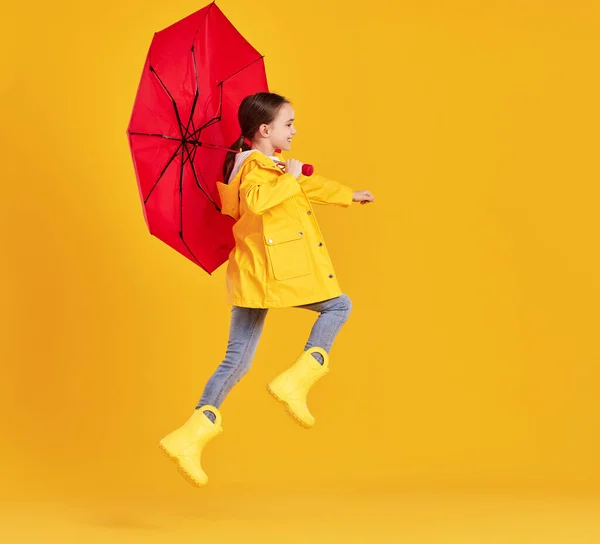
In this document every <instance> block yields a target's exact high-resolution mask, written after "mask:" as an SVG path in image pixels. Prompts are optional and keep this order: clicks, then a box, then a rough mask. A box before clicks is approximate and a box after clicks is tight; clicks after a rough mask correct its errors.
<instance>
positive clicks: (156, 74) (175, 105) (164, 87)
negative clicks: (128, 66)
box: [150, 66, 185, 140]
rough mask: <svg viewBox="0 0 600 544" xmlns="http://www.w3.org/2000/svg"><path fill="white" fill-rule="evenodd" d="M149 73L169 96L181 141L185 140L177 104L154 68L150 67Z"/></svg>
mask: <svg viewBox="0 0 600 544" xmlns="http://www.w3.org/2000/svg"><path fill="white" fill-rule="evenodd" d="M150 72H152V73H153V74H154V75H155V76H156V79H158V81H159V83H160V84H161V85H162V88H163V89H164V90H165V92H166V93H167V94H168V95H169V98H170V99H171V102H172V104H173V108H175V116H176V117H177V124H178V125H179V132H180V134H181V139H182V140H185V136H184V135H183V125H182V123H181V118H180V117H179V109H178V108H177V102H175V99H174V98H173V95H172V94H171V93H170V91H169V89H167V86H166V85H165V84H164V83H163V81H162V79H160V76H159V75H158V73H157V72H156V70H155V69H154V66H150Z"/></svg>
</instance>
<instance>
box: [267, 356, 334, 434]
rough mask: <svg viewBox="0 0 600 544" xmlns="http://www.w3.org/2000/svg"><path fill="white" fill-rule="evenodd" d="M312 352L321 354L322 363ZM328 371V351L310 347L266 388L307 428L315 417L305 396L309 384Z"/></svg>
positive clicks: (312, 423)
mask: <svg viewBox="0 0 600 544" xmlns="http://www.w3.org/2000/svg"><path fill="white" fill-rule="evenodd" d="M313 352H317V353H320V354H321V355H322V356H323V364H322V365H321V364H319V361H317V360H316V359H315V358H314V357H313V356H312V353H313ZM328 372H329V355H328V353H327V352H326V351H325V350H324V349H322V348H319V347H312V348H309V349H308V350H306V351H305V352H304V353H302V355H300V357H298V360H297V361H296V362H295V363H294V364H293V365H292V366H291V367H290V368H288V369H287V370H286V371H284V372H283V373H281V374H280V375H279V376H277V377H276V378H275V379H274V380H272V381H271V382H270V383H269V385H268V386H267V390H268V391H269V393H271V395H273V396H274V397H275V398H276V399H277V400H278V401H279V402H281V403H282V404H283V405H284V406H285V407H286V409H287V411H288V412H289V414H290V415H291V416H292V417H293V418H294V419H295V420H296V421H297V422H298V423H300V425H302V426H303V427H305V428H307V429H309V428H310V427H312V426H313V425H314V424H315V418H314V417H313V415H312V414H311V413H310V411H309V410H308V406H307V405H306V396H307V395H308V391H309V389H310V388H311V386H312V385H313V384H314V383H315V382H316V381H317V380H318V379H319V378H321V377H323V376H325V374H327V373H328Z"/></svg>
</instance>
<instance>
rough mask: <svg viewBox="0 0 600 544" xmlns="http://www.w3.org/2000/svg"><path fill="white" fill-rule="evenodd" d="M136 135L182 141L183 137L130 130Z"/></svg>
mask: <svg viewBox="0 0 600 544" xmlns="http://www.w3.org/2000/svg"><path fill="white" fill-rule="evenodd" d="M129 134H132V135H134V136H154V137H157V138H165V139H166V140H177V141H181V138H173V136H167V135H166V134H158V133H156V132H129Z"/></svg>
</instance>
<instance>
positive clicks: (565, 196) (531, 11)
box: [0, 0, 600, 542]
mask: <svg viewBox="0 0 600 544" xmlns="http://www.w3.org/2000/svg"><path fill="white" fill-rule="evenodd" d="M483 4H485V5H483ZM203 5H204V3H202V2H192V1H189V0H188V1H180V2H165V1H164V0H161V1H157V0H152V1H146V2H142V1H139V0H135V1H133V0H132V1H120V2H114V1H108V2H104V3H101V4H95V3H91V4H90V3H81V2H74V1H73V2H65V1H63V2H58V3H46V2H43V3H42V2H30V3H23V2H21V3H12V4H10V5H8V6H6V7H5V8H3V20H2V22H1V23H0V25H1V27H2V28H1V29H0V30H1V32H0V45H1V46H2V55H0V74H1V76H0V98H1V104H2V105H1V115H0V121H1V125H0V144H1V145H0V149H1V155H2V198H1V199H0V202H1V204H0V205H1V208H2V209H1V212H0V221H1V223H0V229H1V232H2V236H1V238H0V240H1V244H2V246H1V248H2V266H1V269H0V270H1V272H0V274H1V284H2V303H1V305H0V308H1V312H2V323H1V325H2V342H1V349H2V352H1V354H0V355H1V358H2V377H1V379H0V383H1V388H2V389H1V394H0V411H1V412H2V418H1V421H2V427H3V428H2V436H3V440H2V443H3V445H2V448H1V450H0V456H1V464H0V467H1V468H0V476H1V477H2V482H3V483H2V491H3V496H4V500H5V501H12V503H13V504H15V500H16V499H17V498H21V499H27V500H33V499H34V498H37V499H36V500H38V499H39V500H42V501H45V500H52V501H59V502H60V501H66V502H65V504H66V503H68V501H85V500H88V499H89V500H105V501H107V502H106V503H105V504H110V503H111V501H115V500H116V497H118V498H119V500H126V501H133V502H132V503H130V504H134V503H135V501H136V500H140V499H141V498H142V497H143V498H145V499H148V498H152V497H155V498H156V500H162V499H164V498H165V497H168V501H169V502H173V503H178V504H182V505H185V504H187V505H189V504H194V505H195V507H198V508H205V507H207V505H208V504H209V503H210V502H211V501H213V504H214V501H215V500H217V499H216V497H221V499H219V500H221V502H220V503H219V505H220V507H221V509H222V511H223V512H226V511H227V510H228V508H229V507H230V502H229V501H230V500H231V497H229V498H227V495H219V493H222V490H224V489H241V488H242V487H243V489H245V490H249V491H248V493H249V495H250V496H252V494H253V493H254V492H255V491H254V490H255V489H258V487H259V486H262V487H261V489H270V490H271V491H270V492H269V493H272V494H273V495H272V496H273V497H277V496H278V494H281V493H284V491H286V492H289V490H290V489H298V486H302V488H303V489H304V488H306V489H308V490H309V491H308V492H310V493H313V494H314V493H316V494H317V495H319V493H320V492H319V491H318V490H319V489H322V490H325V489H342V488H343V489H353V490H356V489H363V490H370V491H372V490H374V489H380V490H398V489H402V490H407V489H463V490H464V489H470V490H477V489H482V490H486V489H487V490H489V489H496V490H499V489H502V490H509V489H512V490H520V491H519V492H522V493H525V490H545V492H550V491H552V492H554V491H562V492H568V493H571V494H572V493H581V492H585V493H587V494H589V493H596V492H598V491H600V464H599V463H598V459H599V457H600V433H599V432H598V430H599V424H598V421H599V420H600V400H599V393H598V392H599V385H600V370H599V368H600V366H599V363H600V348H599V343H598V325H599V324H600V319H599V315H598V307H599V304H600V283H599V281H598V277H599V272H600V270H599V259H598V235H599V234H600V228H599V227H600V223H599V219H598V217H599V216H598V199H599V197H600V191H599V190H598V181H599V170H600V169H599V166H598V145H599V143H600V142H599V137H598V126H599V121H600V107H599V102H598V96H599V95H600V79H599V76H598V69H597V59H598V55H599V53H600V39H599V37H598V36H599V31H600V28H599V27H600V25H599V23H600V9H599V8H598V4H597V3H596V2H592V1H591V0H588V1H584V0H577V1H573V2H568V3H567V2H562V3H560V2H544V1H541V0H528V1H525V2H523V1H517V0H510V1H506V2H502V3H499V2H494V3H492V2H490V3H481V2H475V1H465V0H461V1H449V0H448V1H441V0H436V1H428V2H392V1H383V0H375V1H372V2H368V3H366V4H365V3H359V4H356V5H352V4H349V3H344V2H341V1H333V2H323V1H319V2H317V1H315V0H302V1H301V2H294V3H282V2H276V1H271V0H269V1H257V2H248V1H234V0H230V1H225V0H223V1H220V2H218V5H219V7H220V8H221V9H222V10H223V12H224V13H225V15H226V16H227V17H229V19H230V20H231V21H232V22H233V24H234V25H236V27H237V28H238V29H239V30H240V32H242V33H243V34H244V36H246V37H247V39H248V40H249V41H250V42H251V43H252V44H253V45H254V46H255V47H256V48H257V49H258V50H259V51H261V52H262V53H263V54H264V55H266V59H265V61H266V66H267V75H268V79H269V83H270V88H271V90H273V91H275V92H280V93H282V94H284V95H286V96H288V97H289V98H290V99H291V100H292V102H293V105H294V107H295V110H296V119H297V123H296V125H297V129H298V135H297V137H296V140H295V144H294V149H293V154H292V155H290V156H294V157H296V158H298V159H300V160H302V161H305V162H311V163H313V164H314V165H316V167H317V168H318V169H319V170H320V171H321V172H322V173H323V174H324V175H326V176H328V177H331V178H333V179H337V180H339V181H342V182H344V183H345V184H347V185H350V186H352V187H353V188H354V189H356V190H358V189H368V190H370V191H371V192H372V193H373V194H374V195H375V198H376V202H375V203H374V204H369V205H367V206H358V205H355V206H354V207H352V208H351V209H350V210H343V209H339V208H319V209H318V212H317V213H318V216H319V221H320V224H321V227H322V229H323V230H324V233H325V236H326V238H327V240H328V244H329V247H330V248H331V249H330V251H331V255H332V258H333V260H334V265H335V267H336V271H337V274H338V278H339V280H340V283H341V285H342V289H343V290H344V291H345V292H346V293H347V294H348V295H349V296H350V297H351V299H352V300H353V303H354V309H353V313H352V316H351V318H350V320H349V321H348V322H347V324H346V325H345V326H344V328H343V329H342V331H341V333H340V334H339V336H338V338H337V340H336V343H335V344H334V347H333V350H332V353H331V373H330V374H329V375H328V376H327V377H326V378H325V379H324V380H323V381H321V382H319V383H318V384H317V385H316V386H315V388H314V389H313V392H312V393H311V396H310V397H309V405H310V406H311V409H312V410H313V413H314V414H315V416H316V417H317V425H316V427H315V428H314V429H312V430H310V431H305V430H303V429H301V428H299V427H296V426H295V424H294V422H293V421H292V420H291V419H289V418H288V416H287V415H286V414H285V412H283V411H282V410H281V408H280V406H278V405H277V404H276V403H275V402H274V401H273V400H272V399H271V398H270V397H269V396H268V394H267V392H266V390H265V386H266V383H267V382H268V380H270V379H271V377H273V376H274V375H275V374H276V373H278V372H280V371H281V370H283V369H284V368H287V366H289V365H290V364H291V363H292V362H293V360H295V358H296V357H297V355H298V353H299V350H301V349H302V348H303V346H304V343H305V341H306V338H307V336H308V334H309V331H310V327H311V326H312V323H313V322H314V319H315V318H316V315H314V314H310V313H308V312H304V311H302V310H294V309H285V310H271V312H270V314H269V315H268V317H267V321H266V326H265V331H264V333H263V336H262V339H261V342H260V345H259V348H258V351H257V354H256V358H255V360H254V365H253V368H252V370H251V372H250V374H248V375H247V376H246V377H245V378H244V379H243V381H242V382H240V383H239V384H238V385H237V386H236V387H235V388H234V389H233V391H232V393H231V394H230V396H229V397H228V398H227V399H226V401H225V404H224V405H223V407H222V413H223V424H224V429H225V431H224V433H223V434H222V435H220V436H219V437H218V438H217V439H215V441H214V442H212V443H211V444H210V445H209V446H208V447H207V448H206V449H205V453H204V458H203V463H204V466H205V469H206V471H207V473H208V474H209V478H210V482H209V486H208V487H206V488H205V489H203V490H195V489H192V488H188V487H187V484H186V483H185V482H184V481H183V480H182V479H181V478H180V476H179V475H178V474H177V472H176V471H175V470H174V469H173V467H172V465H171V464H170V463H169V461H168V460H166V459H165V458H163V457H162V455H161V453H160V452H159V450H158V448H157V443H158V440H159V439H160V438H161V437H162V436H163V435H164V434H166V433H167V432H169V431H170V430H172V429H173V428H175V427H176V426H179V425H180V424H181V423H183V421H185V419H187V417H188V416H189V414H190V413H191V410H192V409H193V407H194V406H195V404H196V402H197V400H198V398H199V397H200V395H201V393H202V389H203V387H204V384H205V382H206V380H207V379H208V378H209V376H210V375H211V373H212V372H213V371H214V369H215V368H216V366H217V365H218V364H219V362H220V361H221V360H222V358H223V356H224V353H225V347H226V343H227V336H228V332H229V316H230V308H229V307H228V306H226V303H225V276H224V273H225V266H223V267H221V268H220V269H219V270H218V271H217V272H216V273H215V274H214V275H213V276H212V277H210V276H208V275H207V274H206V273H204V272H203V271H202V270H201V269H200V268H198V267H196V266H195V265H193V264H192V263H191V262H189V261H188V260H187V259H185V258H183V257H182V256H180V255H179V254H177V253H176V252H174V251H173V250H171V249H170V248H169V247H167V246H166V245H165V244H163V243H162V242H160V241H159V240H157V239H156V238H153V237H151V236H150V235H149V233H148V231H147V228H146V225H145V223H144V219H143V215H142V209H141V204H140V201H139V196H138V191H137V187H136V180H135V175H134V171H133V165H132V161H131V157H130V152H129V148H128V142H127V137H126V133H125V131H126V128H127V124H128V121H129V116H130V113H131V108H132V105H133V101H134V98H135V93H136V89H137V85H138V83H139V78H140V74H141V70H142V67H143V63H144V59H145V56H146V52H147V49H148V46H149V44H150V40H151V38H152V34H153V32H155V31H157V30H160V29H162V28H164V27H166V26H168V25H170V24H172V23H173V22H175V21H176V20H178V19H180V18H182V17H184V16H186V15H188V14H189V13H191V12H193V11H195V10H197V9H200V8H201V7H202V6H203ZM227 486H230V487H227ZM232 486H233V487H232ZM235 486H238V487H235ZM239 486H242V487H239ZM336 486H337V487H336ZM220 490H221V491H220ZM386 492H387V491H386ZM240 493H241V492H240ZM323 493H324V492H323ZM237 496H239V497H241V496H243V494H239V495H237ZM319 496H321V495H319ZM322 496H325V495H322ZM334 503H335V501H334V499H332V500H331V503H329V505H327V504H325V508H331V504H334ZM198 505H200V506H198ZM190 508H191V507H190ZM239 510H240V511H241V510H243V508H241V507H240V509H239ZM305 510H310V508H309V507H307V506H305V507H303V512H304V511H305ZM302 515H304V514H302ZM240 541H243V540H240ZM263 541H266V540H263ZM430 541H432V540H430ZM448 541H449V537H448V538H447V539H446V540H444V538H443V537H441V540H440V542H448ZM513 541H514V540H513ZM567 541H568V542H575V541H577V542H579V540H565V542H567ZM595 541H597V540H595ZM463 542H466V540H463ZM469 542H470V541H469ZM582 542H583V540H582ZM586 542H587V540H586Z"/></svg>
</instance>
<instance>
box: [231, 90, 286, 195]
mask: <svg viewBox="0 0 600 544" xmlns="http://www.w3.org/2000/svg"><path fill="white" fill-rule="evenodd" d="M284 104H289V101H288V100H287V99H286V98H284V97H283V96H281V95H279V94H275V93H256V94H253V95H250V96H247V97H246V98H244V100H242V103H241V104H240V108H239V110H238V122H239V124H240V128H241V129H242V134H241V136H240V137H239V138H238V139H237V140H236V141H235V142H233V144H231V146H230V147H229V149H233V150H234V151H236V152H239V150H240V149H241V150H242V151H249V150H250V149H251V147H250V146H249V145H248V144H247V143H246V140H252V138H254V136H255V134H256V133H257V132H258V129H259V128H260V126H261V125H263V124H265V125H269V124H271V123H272V122H273V121H274V120H275V117H277V112H278V111H279V108H281V106H283V105H284ZM236 155H237V153H234V152H229V153H227V155H226V156H225V162H224V163H223V181H224V182H225V183H229V176H230V175H231V172H232V171H233V165H234V164H235V157H236Z"/></svg>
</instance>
